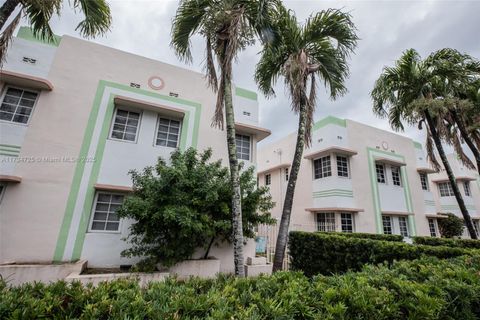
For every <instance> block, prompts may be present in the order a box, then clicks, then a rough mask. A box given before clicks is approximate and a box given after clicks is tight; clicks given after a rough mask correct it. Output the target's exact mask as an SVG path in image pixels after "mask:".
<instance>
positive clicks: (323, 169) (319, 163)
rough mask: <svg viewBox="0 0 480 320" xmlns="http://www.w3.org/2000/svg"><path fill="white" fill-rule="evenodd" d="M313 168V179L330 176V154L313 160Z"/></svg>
mask: <svg viewBox="0 0 480 320" xmlns="http://www.w3.org/2000/svg"><path fill="white" fill-rule="evenodd" d="M313 169H314V170H313V176H314V178H315V179H320V178H325V177H330V176H331V175H332V166H331V162H330V155H328V156H325V157H322V158H319V159H315V160H313Z"/></svg>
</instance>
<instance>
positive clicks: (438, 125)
mask: <svg viewBox="0 0 480 320" xmlns="http://www.w3.org/2000/svg"><path fill="white" fill-rule="evenodd" d="M436 62H437V61H435V59H433V56H430V57H429V58H428V59H425V60H422V59H421V57H420V55H419V54H418V53H417V51H415V50H414V49H409V50H407V51H405V52H404V53H403V55H402V56H401V57H400V59H398V60H397V61H396V63H395V66H394V67H385V68H384V69H383V72H382V74H381V75H380V77H379V78H378V79H377V81H376V82H375V86H374V88H373V90H372V93H371V96H372V99H373V112H374V113H375V114H376V115H377V116H380V117H388V120H389V122H390V126H391V127H392V129H394V130H396V131H399V130H403V129H404V125H403V122H406V123H408V124H411V125H413V124H417V125H418V126H419V128H421V127H422V125H425V126H426V129H427V142H426V147H427V152H428V153H429V155H430V160H431V161H432V163H433V164H434V166H435V167H438V166H439V164H438V162H437V160H436V159H435V158H434V154H435V153H434V151H433V145H435V147H436V149H437V152H438V154H439V156H440V159H441V161H442V163H443V167H444V169H445V171H446V173H447V176H448V180H449V181H450V184H451V186H452V189H453V193H454V195H455V198H456V200H457V203H458V206H459V208H460V211H461V212H462V215H463V218H464V220H465V224H466V226H467V229H468V232H469V233H470V237H471V238H472V239H477V235H476V233H475V229H474V227H473V224H472V219H471V218H470V215H469V213H468V210H467V208H466V206H465V202H464V201H463V197H462V195H461V194H460V190H459V188H458V185H457V182H456V179H455V176H454V174H453V171H452V168H451V167H450V164H449V162H448V160H447V156H446V154H445V150H444V148H443V145H442V133H441V132H439V130H440V131H441V130H444V128H445V125H444V123H443V118H442V114H441V112H438V108H437V106H438V103H439V102H438V101H439V100H441V99H443V98H444V96H442V92H445V89H443V86H444V85H445V80H446V79H447V80H448V83H450V84H452V83H454V82H455V81H461V77H458V75H457V74H455V72H452V70H450V69H448V68H442V67H440V66H439V64H438V63H436Z"/></svg>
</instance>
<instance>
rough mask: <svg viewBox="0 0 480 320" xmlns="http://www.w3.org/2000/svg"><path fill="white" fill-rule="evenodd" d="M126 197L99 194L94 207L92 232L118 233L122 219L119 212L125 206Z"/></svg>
mask: <svg viewBox="0 0 480 320" xmlns="http://www.w3.org/2000/svg"><path fill="white" fill-rule="evenodd" d="M124 197H125V196H124V195H121V194H111V193H103V192H101V193H98V194H97V197H96V201H95V205H94V207H93V216H92V222H91V226H90V230H92V231H118V230H119V228H120V218H119V217H118V215H117V210H118V208H120V206H121V205H122V204H123V200H124Z"/></svg>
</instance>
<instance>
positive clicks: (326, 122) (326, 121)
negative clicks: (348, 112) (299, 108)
mask: <svg viewBox="0 0 480 320" xmlns="http://www.w3.org/2000/svg"><path fill="white" fill-rule="evenodd" d="M329 124H333V125H336V126H340V127H344V128H346V127H347V120H345V119H340V118H337V117H334V116H328V117H325V118H323V119H320V120H318V121H317V122H315V123H314V124H313V131H315V130H318V129H320V128H323V127H325V126H326V125H329Z"/></svg>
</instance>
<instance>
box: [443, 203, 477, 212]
mask: <svg viewBox="0 0 480 320" xmlns="http://www.w3.org/2000/svg"><path fill="white" fill-rule="evenodd" d="M440 207H441V210H442V211H443V210H445V211H448V210H457V211H460V207H459V206H458V205H456V204H444V205H441V206H440ZM465 208H467V210H476V208H475V206H474V205H470V204H467V205H465Z"/></svg>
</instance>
